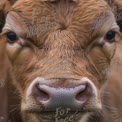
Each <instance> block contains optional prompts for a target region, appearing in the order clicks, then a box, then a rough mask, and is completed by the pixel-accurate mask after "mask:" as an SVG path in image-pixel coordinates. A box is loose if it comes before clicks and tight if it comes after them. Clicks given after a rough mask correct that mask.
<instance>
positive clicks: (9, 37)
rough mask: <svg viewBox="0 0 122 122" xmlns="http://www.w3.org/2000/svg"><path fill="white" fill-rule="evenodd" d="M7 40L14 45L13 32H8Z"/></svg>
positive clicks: (14, 35)
mask: <svg viewBox="0 0 122 122" xmlns="http://www.w3.org/2000/svg"><path fill="white" fill-rule="evenodd" d="M7 39H8V41H9V42H10V43H14V42H15V41H16V40H17V35H16V34H15V33H14V32H8V33H7Z"/></svg>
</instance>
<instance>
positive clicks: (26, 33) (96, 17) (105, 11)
mask: <svg viewBox="0 0 122 122" xmlns="http://www.w3.org/2000/svg"><path fill="white" fill-rule="evenodd" d="M64 3H65V2H61V3H59V4H52V3H46V2H42V1H41V0H40V1H39V0H38V1H33V0H26V1H21V2H17V4H15V5H14V6H13V9H12V11H10V13H9V14H8V16H7V19H6V25H5V27H4V29H6V28H7V29H10V30H12V31H15V32H16V33H17V34H18V35H19V36H22V37H25V38H26V37H28V38H31V39H32V38H33V37H34V39H35V37H37V40H40V39H44V38H43V36H44V35H47V33H49V32H50V31H51V32H53V31H55V30H59V29H60V30H67V31H69V32H71V33H72V34H74V35H75V37H78V38H82V39H83V38H85V36H86V38H87V37H89V33H92V32H93V31H94V30H100V28H101V27H102V26H103V25H104V29H105V23H106V31H108V30H109V29H111V26H112V25H113V23H115V19H114V15H113V14H112V12H111V11H110V8H109V7H108V6H107V4H106V3H105V2H101V3H100V1H98V0H89V1H86V0H79V2H76V3H68V2H67V4H66V3H65V4H64ZM67 33H68V32H67ZM77 35H78V36H77ZM79 35H80V36H82V37H79ZM83 36H84V37H83ZM87 40H90V39H87Z"/></svg>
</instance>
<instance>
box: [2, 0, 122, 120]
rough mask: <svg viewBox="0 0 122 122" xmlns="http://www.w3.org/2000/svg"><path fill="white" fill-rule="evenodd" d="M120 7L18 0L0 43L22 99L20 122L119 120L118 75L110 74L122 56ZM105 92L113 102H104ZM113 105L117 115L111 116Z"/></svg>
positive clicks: (77, 0)
mask: <svg viewBox="0 0 122 122" xmlns="http://www.w3.org/2000/svg"><path fill="white" fill-rule="evenodd" d="M111 2H112V1H111ZM115 3H116V4H115ZM118 3H121V2H120V1H118V0H116V1H114V2H113V3H110V6H111V7H110V6H109V5H108V4H107V3H106V2H105V1H103V0H99V1H98V0H89V1H86V0H19V1H17V2H16V3H15V4H14V6H13V7H12V9H11V10H10V11H9V13H8V14H7V17H6V23H5V26H4V28H3V31H2V33H1V40H0V41H1V43H2V42H4V44H3V45H4V46H6V48H5V47H4V49H2V51H1V52H4V53H5V52H6V54H7V58H8V61H9V63H10V64H9V66H10V68H9V70H10V71H9V72H10V73H11V76H13V77H12V79H13V84H14V85H15V86H16V88H17V90H18V91H19V94H20V96H21V113H22V119H23V122H94V121H97V122H108V121H110V122H112V121H118V119H119V120H120V119H121V108H120V107H121V102H122V100H121V98H120V99H119V96H120V95H119V93H120V92H121V81H120V78H121V73H120V72H119V73H117V72H116V71H115V70H114V68H115V67H116V65H115V62H116V61H117V59H116V58H118V57H117V56H118V55H119V57H120V58H121V55H120V50H121V45H120V44H121V43H120V40H121V32H120V28H121V21H120V19H117V20H116V17H115V15H117V14H118V13H120V11H121V6H120V5H121V4H118ZM114 5H116V7H114ZM112 8H114V9H112ZM118 11H119V12H118ZM120 18H121V17H120ZM117 22H118V24H119V25H120V27H119V25H118V24H117ZM118 45H119V46H120V47H118ZM116 50H117V52H116V53H115V51H116ZM114 58H115V60H113V59H114ZM112 61H115V62H114V63H113V62H112ZM112 63H113V65H112ZM117 65H118V64H117ZM120 66H121V64H119V68H120ZM110 69H111V72H110ZM116 75H117V76H118V77H117V76H116ZM114 86H117V87H118V86H120V87H118V88H115V89H113V88H114ZM106 93H111V95H110V96H109V97H110V98H111V100H112V101H111V100H110V99H107V100H106V99H105V98H109V97H108V96H107V94H106ZM112 93H113V94H112ZM117 95H118V96H117ZM109 103H110V105H109V106H108V104H109ZM113 105H115V107H116V108H117V109H116V116H114V115H115V113H114V115H113V112H112V114H111V113H110V114H109V112H110V109H109V108H112V107H113ZM112 110H113V109H112ZM109 116H110V117H111V116H113V118H114V120H113V119H112V117H111V118H109V120H108V118H107V117H109ZM116 117H117V119H116ZM115 119H116V120H115ZM120 121H121V120H120Z"/></svg>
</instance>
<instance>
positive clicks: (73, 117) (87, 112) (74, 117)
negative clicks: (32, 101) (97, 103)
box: [22, 106, 101, 122]
mask: <svg viewBox="0 0 122 122" xmlns="http://www.w3.org/2000/svg"><path fill="white" fill-rule="evenodd" d="M26 107H27V106H26ZM35 108H36V109H35ZM35 108H34V106H33V107H32V106H30V107H29V106H28V107H27V108H26V109H22V111H23V112H25V113H27V114H28V115H30V116H31V117H32V115H33V117H34V118H35V119H34V120H37V122H38V121H39V122H87V121H88V119H89V118H90V116H92V115H94V114H95V113H96V112H97V113H98V111H101V109H100V108H98V107H96V108H95V107H94V109H93V108H89V109H88V108H87V109H84V110H83V109H82V110H79V111H78V110H71V109H70V108H68V107H67V108H62V107H58V108H56V109H55V110H53V111H46V110H45V108H44V107H37V106H35Z"/></svg>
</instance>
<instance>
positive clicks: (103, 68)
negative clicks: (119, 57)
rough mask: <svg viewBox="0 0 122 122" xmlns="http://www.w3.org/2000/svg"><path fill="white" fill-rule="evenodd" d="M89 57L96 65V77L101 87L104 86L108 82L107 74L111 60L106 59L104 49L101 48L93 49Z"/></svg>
mask: <svg viewBox="0 0 122 122" xmlns="http://www.w3.org/2000/svg"><path fill="white" fill-rule="evenodd" d="M89 56H90V58H91V60H92V63H93V64H94V66H95V68H96V69H95V68H94V71H93V72H94V75H96V76H95V77H96V78H97V79H98V81H99V83H100V85H101V86H102V84H104V82H105V81H106V78H107V76H106V74H107V71H108V70H109V69H108V67H109V66H110V59H108V58H107V57H106V55H105V54H104V52H103V51H102V49H100V48H99V47H96V48H94V49H92V50H91V51H90V53H89Z"/></svg>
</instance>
